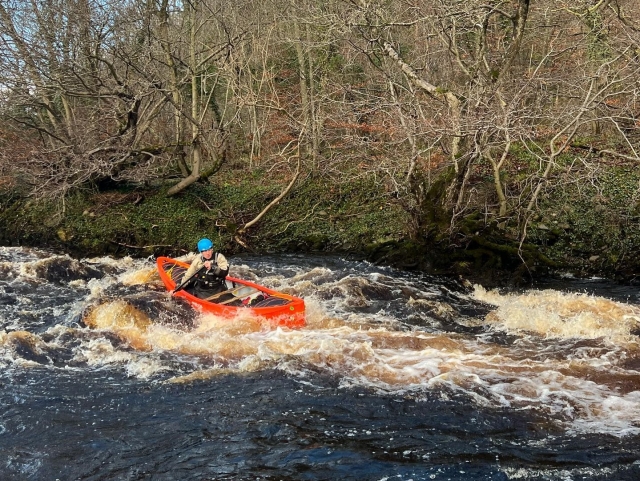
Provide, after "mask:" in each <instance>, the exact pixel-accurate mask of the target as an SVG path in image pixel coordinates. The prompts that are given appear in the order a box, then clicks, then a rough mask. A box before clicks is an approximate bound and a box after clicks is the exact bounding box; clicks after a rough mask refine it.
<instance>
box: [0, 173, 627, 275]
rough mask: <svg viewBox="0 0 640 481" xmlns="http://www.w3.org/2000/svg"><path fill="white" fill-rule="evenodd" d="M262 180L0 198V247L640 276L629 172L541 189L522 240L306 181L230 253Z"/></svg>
mask: <svg viewBox="0 0 640 481" xmlns="http://www.w3.org/2000/svg"><path fill="white" fill-rule="evenodd" d="M263 174H264V173H260V172H256V173H255V174H254V175H253V176H245V177H242V178H238V177H237V176H235V175H234V172H232V171H227V172H221V174H220V175H217V176H216V177H215V178H214V181H213V182H212V183H206V184H205V183H201V184H196V185H194V186H192V187H190V188H189V189H188V190H187V191H185V192H184V193H182V194H181V195H178V196H174V197H167V196H166V195H165V194H166V188H165V187H162V186H159V187H149V186H127V187H122V186H120V187H119V188H118V189H115V190H103V191H101V192H97V191H96V192H90V193H87V192H83V193H76V194H74V195H72V196H71V197H68V198H67V199H65V200H64V202H60V201H58V202H51V201H48V202H45V201H39V202H36V201H34V200H33V199H29V198H27V197H22V196H20V195H17V194H16V191H15V190H11V191H9V190H5V191H4V192H3V194H2V208H3V209H2V213H1V214H0V219H1V220H2V222H1V225H2V228H0V243H2V244H3V245H24V246H36V247H47V248H52V249H56V250H61V251H64V252H68V253H69V254H71V255H73V256H76V257H86V256H100V255H105V254H108V255H113V256H123V255H130V256H144V257H146V256H158V255H169V256H174V255H181V254H184V253H185V252H188V251H190V250H193V249H194V247H195V244H196V242H197V241H198V239H199V238H201V237H203V236H209V237H211V238H212V239H213V240H214V242H215V243H216V245H217V248H219V249H220V250H221V251H223V252H226V253H228V254H229V255H234V254H237V253H240V252H244V251H247V250H250V251H252V252H255V253H261V252H296V253H300V252H302V253H304V252H314V253H338V254H345V255H349V256H351V257H355V258H360V259H366V260H368V261H371V262H373V263H376V264H385V265H391V266H394V267H398V268H401V269H415V270H420V271H425V272H428V273H431V274H439V275H456V276H463V277H465V278H467V279H477V280H479V281H481V282H483V284H484V285H505V284H512V285H513V284H515V285H522V284H527V283H529V282H531V281H532V280H534V279H536V278H537V277H541V276H547V275H552V274H557V273H564V274H567V273H569V274H571V275H574V276H577V277H588V276H601V277H607V278H611V279H616V280H619V281H622V282H630V283H634V282H637V281H638V279H639V278H640V254H639V253H640V227H639V222H638V219H639V218H640V204H639V203H638V200H637V199H636V198H634V195H635V196H636V197H637V195H638V194H637V191H634V190H633V189H634V182H636V184H635V186H636V189H637V185H638V184H637V182H639V181H640V179H637V178H636V177H638V174H637V173H633V172H624V171H621V172H618V173H617V174H615V175H614V173H609V174H607V175H608V176H609V177H608V178H607V177H604V178H605V180H608V182H607V183H606V184H599V185H598V188H597V189H596V188H595V187H594V191H593V192H589V191H585V188H584V187H582V190H581V191H580V195H578V194H577V192H576V191H575V190H572V188H571V186H570V185H568V186H564V187H563V188H562V189H555V190H550V191H548V192H547V193H546V195H545V196H544V197H543V198H542V200H541V204H540V208H539V211H538V213H537V214H536V215H535V216H534V217H532V219H531V220H530V222H529V223H528V225H527V237H526V239H525V241H524V242H520V240H519V239H518V235H517V234H518V233H517V230H516V226H515V225H511V224H509V223H503V224H501V225H499V224H498V223H497V222H492V221H490V220H489V221H487V216H486V215H483V213H482V212H481V211H480V207H482V206H478V207H477V208H476V210H475V211H470V212H469V213H468V214H467V215H466V216H465V217H464V218H463V222H460V223H459V225H458V229H457V230H456V231H455V233H452V232H450V231H449V229H448V228H449V227H450V226H449V225H446V226H444V227H442V226H440V227H439V228H438V229H435V228H434V226H433V225H428V226H427V228H425V226H421V227H416V225H415V224H416V219H415V218H412V217H411V216H410V215H409V213H408V210H407V209H406V208H405V204H404V203H403V199H399V198H398V197H397V196H396V195H393V193H389V192H388V191H387V190H386V189H381V188H380V185H379V184H378V183H377V182H376V179H375V178H373V177H371V178H367V177H363V178H361V179H360V180H359V181H358V182H350V183H344V184H334V185H329V186H327V183H326V180H324V179H305V180H303V181H300V182H299V183H298V184H297V185H296V186H295V188H294V189H293V190H292V192H291V193H290V194H289V195H288V196H287V197H285V198H284V199H282V200H281V201H280V202H279V203H278V204H277V205H275V206H274V207H273V208H272V209H271V210H269V212H268V213H267V214H266V215H265V216H264V217H263V218H262V219H261V220H260V222H258V223H257V224H256V225H255V226H253V227H251V228H249V229H248V230H247V231H246V234H245V235H244V236H243V238H242V241H243V244H244V245H241V244H240V243H238V242H237V241H236V240H234V235H235V233H237V231H238V229H239V228H240V227H242V226H243V225H245V224H246V223H248V222H249V221H251V220H252V219H254V218H255V217H256V216H257V215H258V213H260V212H261V210H262V209H263V208H264V207H265V206H266V205H268V204H269V203H270V202H271V201H273V199H275V198H276V197H277V196H278V195H279V193H280V191H281V189H282V186H283V185H285V181H284V180H283V181H282V182H278V181H277V180H276V181H274V182H273V183H270V184H267V183H265V182H263V177H262V175H263ZM634 176H635V177H634ZM603 185H604V187H603ZM607 186H608V187H607ZM634 199H635V200H634Z"/></svg>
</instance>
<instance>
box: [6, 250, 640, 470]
mask: <svg viewBox="0 0 640 481" xmlns="http://www.w3.org/2000/svg"><path fill="white" fill-rule="evenodd" d="M231 260H232V263H233V267H232V273H233V274H234V275H236V276H238V277H245V278H248V279H253V280H257V281H258V282H259V283H261V284H264V285H267V286H269V287H273V288H276V289H279V290H283V291H286V292H290V293H293V294H297V295H300V296H302V297H304V298H305V301H306V303H307V326H306V327H305V328H303V329H300V330H288V329H272V328H270V327H269V326H267V325H264V324H263V323H261V322H260V321H259V320H256V319H238V320H235V321H228V320H221V319H216V318H214V317H213V316H208V315H204V316H200V315H198V314H197V313H195V312H194V311H193V310H191V309H190V308H189V307H188V306H185V305H183V304H180V303H178V302H176V301H175V300H172V299H171V298H170V297H169V296H168V294H167V293H166V292H165V291H164V290H163V289H162V286H161V285H160V283H159V281H158V279H157V277H155V276H154V270H153V261H152V260H145V259H139V260H133V259H119V260H116V259H110V258H100V259H83V260H74V259H70V258H68V257H65V256H60V255H56V254H51V253H47V252H43V251H35V250H28V249H21V248H0V274H1V275H2V279H1V280H0V306H1V307H0V312H1V314H0V368H1V369H0V480H5V479H8V480H32V479H33V480H55V479H60V480H138V479H149V480H214V479H215V480H334V479H336V480H430V479H435V480H438V479H440V480H469V479H474V480H475V479H481V480H534V479H535V480H538V479H545V480H635V479H640V346H639V343H638V335H637V333H638V326H639V325H640V306H639V301H640V299H639V297H638V292H637V290H634V289H630V288H623V287H620V286H616V285H614V284H611V283H608V282H606V281H602V280H593V281H575V280H571V279H567V280H564V281H562V282H560V283H557V282H555V283H554V284H553V285H551V284H549V285H546V286H539V287H540V288H539V289H535V290H530V291H527V292H520V293H512V294H509V293H499V292H486V291H485V290H484V289H482V288H481V287H479V286H475V287H473V286H465V285H463V284H462V283H458V282H454V281H451V280H446V279H434V278H430V277H428V276H418V275H416V274H415V273H402V272H397V271H394V270H391V269H384V268H379V267H374V266H371V265H369V264H366V263H360V262H353V261H348V260H345V259H340V258H337V257H331V258H310V257H272V258H252V257H242V258H236V259H231ZM551 287H553V288H551Z"/></svg>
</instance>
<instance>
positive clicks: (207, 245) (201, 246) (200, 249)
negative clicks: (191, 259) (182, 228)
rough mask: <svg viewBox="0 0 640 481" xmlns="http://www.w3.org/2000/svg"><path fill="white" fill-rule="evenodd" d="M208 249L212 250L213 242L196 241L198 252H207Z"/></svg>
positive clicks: (205, 240)
mask: <svg viewBox="0 0 640 481" xmlns="http://www.w3.org/2000/svg"><path fill="white" fill-rule="evenodd" d="M209 249H213V242H211V241H210V240H209V239H206V238H205V239H200V240H199V241H198V252H204V251H208V250H209Z"/></svg>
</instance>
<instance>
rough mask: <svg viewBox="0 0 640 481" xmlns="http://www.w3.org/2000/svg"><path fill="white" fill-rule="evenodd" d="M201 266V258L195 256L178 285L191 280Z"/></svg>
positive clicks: (202, 263)
mask: <svg viewBox="0 0 640 481" xmlns="http://www.w3.org/2000/svg"><path fill="white" fill-rule="evenodd" d="M203 265H204V262H202V258H201V257H200V256H197V257H196V258H195V259H193V262H192V263H191V265H190V266H189V268H188V269H187V272H185V273H184V275H183V276H182V280H181V281H180V283H184V282H185V281H187V280H189V279H191V278H192V277H193V276H194V274H195V273H196V272H198V271H199V270H200V268H201V267H202V266H203Z"/></svg>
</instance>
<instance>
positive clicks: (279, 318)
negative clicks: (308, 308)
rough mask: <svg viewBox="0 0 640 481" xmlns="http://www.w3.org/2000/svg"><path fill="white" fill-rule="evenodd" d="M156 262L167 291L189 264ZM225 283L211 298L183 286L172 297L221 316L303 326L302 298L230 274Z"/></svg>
mask: <svg viewBox="0 0 640 481" xmlns="http://www.w3.org/2000/svg"><path fill="white" fill-rule="evenodd" d="M156 264H157V265H158V274H160V279H162V282H163V283H164V285H165V287H166V288H167V290H168V291H172V290H173V289H175V287H176V285H177V283H176V280H178V282H179V281H180V280H182V276H183V274H184V273H185V272H186V270H187V269H188V267H189V264H187V263H185V262H181V261H179V260H176V259H171V258H169V257H158V260H157V261H156ZM227 286H228V287H229V290H227V291H225V292H224V293H220V294H218V295H216V296H212V297H214V298H213V299H211V300H205V299H200V298H198V297H196V296H193V295H191V294H189V293H188V292H186V291H185V290H184V289H183V290H181V291H178V292H176V294H175V296H176V297H182V298H184V299H186V300H187V301H189V302H190V303H191V305H192V306H193V307H195V308H196V309H198V310H201V311H203V312H210V313H212V314H215V315H217V316H221V317H227V318H234V317H237V316H239V315H242V316H243V317H244V316H246V315H248V316H256V317H260V318H263V319H265V320H267V321H269V322H271V323H273V324H276V325H279V326H286V327H294V328H295V327H302V326H304V323H305V320H304V301H303V300H302V299H300V298H298V297H294V296H290V295H289V294H283V293H281V292H277V291H274V290H272V289H268V288H266V287H263V286H260V285H258V284H254V283H253V282H249V281H245V280H242V279H236V278H235V277H230V276H227ZM216 301H218V302H216Z"/></svg>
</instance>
